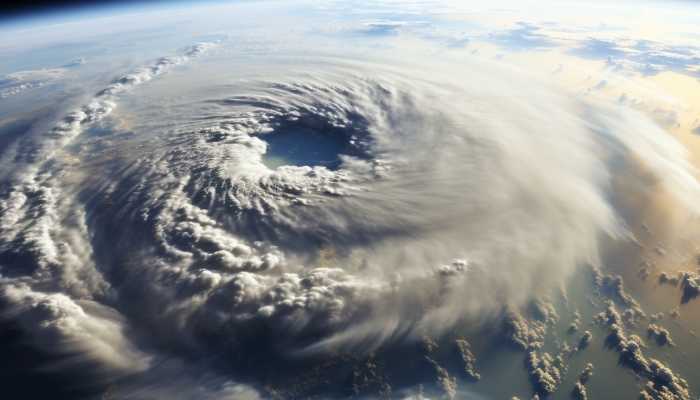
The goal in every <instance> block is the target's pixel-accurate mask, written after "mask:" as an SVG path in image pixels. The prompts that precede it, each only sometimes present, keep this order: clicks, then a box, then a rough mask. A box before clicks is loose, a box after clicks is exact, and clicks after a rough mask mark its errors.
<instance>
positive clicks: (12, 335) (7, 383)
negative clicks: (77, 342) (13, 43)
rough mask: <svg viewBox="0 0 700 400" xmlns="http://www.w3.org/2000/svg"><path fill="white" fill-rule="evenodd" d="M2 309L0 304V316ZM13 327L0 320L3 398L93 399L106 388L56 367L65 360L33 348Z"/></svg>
mask: <svg viewBox="0 0 700 400" xmlns="http://www.w3.org/2000/svg"><path fill="white" fill-rule="evenodd" d="M4 308H5V306H4V305H2V304H0V313H3V312H4V311H5V310H4ZM23 332H24V331H23V330H22V329H20V328H19V327H18V326H16V324H14V323H12V322H10V321H6V320H0V354H2V357H0V382H2V397H3V398H7V399H56V400H64V399H65V400H78V399H88V398H93V399H94V398H97V397H98V396H99V395H100V394H102V393H104V392H105V390H106V389H107V387H106V386H105V385H102V384H98V383H97V381H98V380H97V379H93V378H90V379H85V378H86V377H87V376H89V374H82V373H79V372H78V371H77V370H75V369H67V368H62V367H59V365H60V364H61V363H62V362H65V361H66V358H65V357H64V356H61V355H50V354H48V353H46V352H42V351H40V350H38V349H37V348H36V346H34V345H33V344H32V342H31V340H30V339H29V338H28V337H27V336H26V335H25V334H24V333H23Z"/></svg>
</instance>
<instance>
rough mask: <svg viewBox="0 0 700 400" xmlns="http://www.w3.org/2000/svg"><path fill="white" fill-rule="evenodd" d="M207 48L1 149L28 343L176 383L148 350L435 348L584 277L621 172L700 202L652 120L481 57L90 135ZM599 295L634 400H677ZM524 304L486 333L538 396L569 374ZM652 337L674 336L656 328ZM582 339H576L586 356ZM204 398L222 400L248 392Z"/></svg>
mask: <svg viewBox="0 0 700 400" xmlns="http://www.w3.org/2000/svg"><path fill="white" fill-rule="evenodd" d="M379 28H382V29H389V30H394V29H397V26H394V25H388V26H387V27H384V26H379V25H373V26H372V29H379ZM215 47H216V45H215V44H211V43H202V44H198V45H196V46H194V47H192V48H189V49H187V50H185V51H183V52H182V53H181V54H180V55H178V56H172V57H164V58H160V59H157V60H156V61H154V62H153V63H151V64H148V65H146V66H144V67H142V68H139V69H136V70H135V71H134V72H132V73H128V74H125V75H123V76H121V77H119V78H118V79H116V80H114V81H113V82H112V83H110V84H108V85H107V86H106V87H104V88H103V89H102V90H100V91H98V92H97V93H96V94H95V95H94V96H92V97H91V98H90V99H89V100H88V101H87V102H86V103H85V105H83V106H80V107H78V108H77V109H76V110H74V111H72V112H69V113H66V114H65V116H63V117H62V118H61V119H60V120H58V121H57V122H56V123H55V125H54V126H52V127H51V128H49V129H47V130H46V131H45V132H41V133H38V134H36V135H31V136H29V137H26V138H22V140H20V141H18V143H16V144H15V146H14V147H13V148H12V151H11V152H9V153H7V154H4V157H5V159H4V160H3V163H2V165H3V166H4V167H3V168H4V169H3V171H2V173H3V175H2V176H1V177H0V179H1V181H2V183H3V186H2V188H3V191H2V193H0V274H1V275H0V298H1V300H2V303H3V307H4V310H6V312H5V315H4V316H5V317H6V318H7V319H8V320H10V321H12V322H13V323H16V324H17V325H18V326H19V327H20V328H21V329H22V330H23V331H26V333H27V334H28V335H29V336H31V337H32V338H33V339H34V341H35V342H36V343H37V345H38V346H39V347H41V348H42V349H45V350H47V351H51V350H53V349H56V348H60V349H61V351H65V352H68V353H70V354H76V355H79V357H77V358H78V359H80V360H81V362H89V363H92V364H94V365H97V366H99V367H100V368H103V369H105V370H108V371H110V373H118V374H125V375H128V374H133V373H138V372H144V371H145V372H146V373H147V374H146V375H148V373H152V374H153V375H157V374H160V373H169V371H168V370H167V369H166V371H165V372H163V368H162V367H160V365H161V364H159V361H158V360H159V358H161V357H164V356H165V357H182V358H188V357H189V358H192V359H196V360H203V359H212V358H213V359H215V360H214V361H213V362H212V363H213V364H217V365H218V363H219V362H221V364H224V365H226V367H222V368H221V369H220V370H221V371H223V372H226V371H227V369H228V371H230V370H232V371H233V372H234V373H235V374H234V376H238V375H241V374H243V375H245V374H248V375H249V376H247V378H250V377H251V376H252V380H253V381H254V378H255V371H250V370H249V369H248V368H247V366H248V365H250V364H252V363H253V362H254V361H256V360H261V359H264V360H285V362H289V363H291V364H293V363H294V362H295V361H290V360H297V361H298V360H299V359H303V358H304V357H323V356H324V355H327V354H331V353H334V352H336V351H339V350H353V351H357V352H361V353H362V352H364V353H369V352H371V351H373V350H376V349H377V348H379V347H381V346H385V345H387V344H391V343H393V342H396V341H399V340H409V341H411V340H413V341H416V340H419V339H420V338H421V337H423V336H424V335H428V336H434V337H436V336H440V335H443V334H445V333H446V332H448V331H449V330H450V329H451V328H452V327H454V326H455V325H456V324H458V323H462V322H464V321H469V320H472V319H473V320H478V319H480V318H482V317H483V316H484V315H496V314H499V313H501V312H502V310H503V309H504V307H506V308H508V307H519V306H521V305H523V304H525V303H526V302H527V301H529V300H530V297H531V294H532V293H538V292H540V291H544V290H546V289H548V288H551V287H555V286H556V285H558V284H560V283H561V282H562V281H563V279H564V278H566V277H568V276H569V275H570V274H571V273H572V272H573V271H574V269H575V268H576V267H577V266H581V265H584V264H591V265H599V264H600V240H601V238H624V237H626V236H628V235H629V232H627V230H626V227H625V226H624V225H623V224H622V223H621V220H620V216H619V210H618V209H616V205H615V204H613V202H612V201H611V200H610V198H611V197H612V192H613V190H614V188H613V187H612V185H611V180H612V177H614V176H615V175H616V174H619V173H621V171H620V169H621V168H623V167H621V166H620V164H621V163H620V161H621V160H624V161H634V162H638V163H639V164H641V165H643V166H644V167H645V168H647V169H648V170H649V171H650V173H651V174H653V175H654V177H655V178H656V179H657V180H658V181H659V182H661V183H662V184H663V187H664V188H665V189H666V190H667V191H668V192H670V193H672V194H674V195H677V198H678V199H679V200H680V201H682V202H684V203H685V204H686V205H689V206H692V207H697V204H698V202H697V195H698V193H700V192H699V190H700V186H699V185H698V182H696V181H695V179H694V178H693V175H692V170H691V167H690V166H689V164H688V162H687V161H686V155H685V152H684V148H683V147H682V146H681V145H680V144H679V143H677V142H676V141H675V140H673V139H672V138H670V137H669V136H667V135H666V134H665V133H664V132H663V131H662V130H661V129H660V128H659V127H657V126H656V125H655V124H654V123H652V122H651V121H649V120H648V119H647V118H646V117H644V116H643V115H641V114H639V113H637V112H635V111H632V110H631V109H628V108H626V107H624V106H622V105H608V104H598V103H596V102H595V101H594V100H582V99H580V98H575V97H571V96H569V95H568V94H567V93H560V91H559V90H557V89H555V88H552V87H550V86H549V85H547V84H544V83H542V82H538V81H537V80H536V79H532V78H531V77H527V76H522V75H521V74H520V73H517V72H514V71H511V70H507V69H504V68H501V67H497V66H496V65H491V64H490V63H489V62H468V63H466V64H465V65H464V66H463V69H462V70H461V71H460V73H463V74H465V75H468V76H469V79H465V80H463V81H461V82H459V83H457V82H447V81H439V80H438V81H436V80H435V79H429V77H426V76H424V75H423V74H422V73H421V72H420V68H418V67H405V68H402V69H400V70H397V69H389V68H385V67H382V66H380V65H365V64H362V65H359V64H358V65H356V64H353V63H350V62H341V61H337V62H333V63H330V64H326V65H324V68H323V70H317V69H315V68H314V67H313V65H312V66H310V67H305V70H303V71H301V72H299V71H297V70H294V71H290V72H288V73H285V74H282V75H283V76H284V78H282V79H280V80H272V81H271V80H260V79H253V78H251V79H247V80H244V81H242V82H239V83H236V84H230V85H228V86H226V87H225V88H224V89H220V90H219V91H218V92H217V93H222V91H223V92H225V94H224V95H221V96H211V95H210V97H206V98H196V97H195V98H192V99H189V100H188V101H192V102H193V103H196V104H197V107H201V110H203V111H202V114H201V115H198V116H197V117H196V118H192V119H191V120H187V121H182V120H181V119H179V116H178V115H174V113H173V115H165V116H162V117H163V118H164V120H167V119H168V118H170V119H171V120H172V121H173V122H174V123H173V124H171V125H168V126H167V127H166V128H164V129H161V130H158V129H155V131H150V132H148V134H147V135H146V134H145V133H143V132H139V130H138V129H134V131H133V132H129V133H128V134H118V128H115V129H114V132H113V133H112V134H102V133H99V132H98V133H95V131H94V130H96V129H97V128H102V129H105V127H109V128H114V127H115V126H117V127H118V123H117V122H118V121H119V119H118V118H117V117H118V114H119V112H118V109H117V108H116V107H117V105H119V104H120V103H121V102H128V101H129V96H131V95H132V91H136V90H139V91H141V92H140V93H141V94H143V92H144V91H146V92H147V91H148V90H149V83H150V82H151V81H154V80H157V79H156V78H161V75H162V78H163V79H177V78H181V77H182V76H181V75H184V74H187V73H196V72H192V71H196V68H197V65H196V61H194V63H193V64H195V65H190V67H191V69H190V70H183V71H179V75H178V76H175V77H169V76H167V74H166V72H167V71H170V70H173V69H176V68H177V67H178V66H184V65H185V64H187V63H188V62H190V61H193V60H195V59H196V58H198V57H200V56H204V57H206V55H205V53H206V51H207V50H209V49H212V48H215ZM295 68H298V67H295ZM436 68H437V67H436ZM292 69H293V68H292ZM444 72H447V71H444ZM437 75H438V76H440V74H437ZM444 76H448V74H444ZM512 82H518V84H517V85H513V84H512ZM171 113H172V111H171ZM504 116H507V118H503V117H504ZM180 122H182V123H180ZM136 126H138V124H136ZM154 126H157V124H156V125H154ZM285 138H291V139H292V140H302V141H304V143H307V146H309V148H310V150H308V152H310V155H309V154H306V155H305V158H304V159H303V160H297V161H296V162H295V161H294V160H292V158H293V157H296V156H297V155H290V154H275V151H277V150H276V149H275V143H277V142H276V141H278V140H286V139H285ZM315 146H318V148H315ZM300 151H301V152H304V151H303V150H300ZM319 154H321V155H319ZM9 160H11V162H10V161H9ZM79 165H80V167H79ZM86 166H89V170H88V169H87V168H88V167H86ZM596 279H597V280H596V284H597V285H598V288H599V289H600V291H601V292H604V293H605V294H607V295H609V296H610V297H611V298H614V299H615V301H617V302H619V303H621V304H623V305H625V306H626V307H629V308H630V309H631V310H632V311H630V313H631V314H630V315H628V316H627V317H624V316H620V315H619V314H617V312H616V311H615V309H614V307H613V305H612V304H611V305H610V308H609V310H608V311H609V312H608V314H606V315H603V316H601V317H600V318H601V320H605V324H609V325H610V326H611V327H612V328H611V330H612V333H611V335H613V336H612V337H611V340H614V341H615V342H616V346H618V347H619V348H620V352H621V354H622V355H624V357H626V358H625V359H627V360H630V362H632V363H634V364H633V365H635V366H636V367H638V368H642V369H643V371H644V376H646V377H648V379H649V381H650V382H651V383H652V384H654V385H656V386H654V388H650V389H649V390H648V392H649V393H652V391H653V390H657V391H660V390H669V391H672V392H673V393H677V394H678V393H679V394H678V396H679V398H685V397H683V396H684V395H685V394H684V393H683V390H685V386H684V385H683V383H682V382H680V381H677V380H675V378H674V377H673V376H670V377H669V376H667V375H669V374H670V371H667V370H666V367H665V366H664V365H663V364H661V363H660V362H658V361H655V360H653V359H652V360H648V361H647V360H646V359H645V358H643V356H642V355H641V353H639V351H638V350H639V344H638V342H637V341H635V340H633V339H632V338H627V337H625V336H624V332H623V331H622V328H621V324H623V322H622V321H623V319H625V318H627V319H628V320H632V319H635V318H636V317H637V316H639V315H638V314H635V310H637V309H638V304H637V303H636V302H635V300H634V299H632V298H631V297H630V296H629V295H627V294H626V293H625V291H624V287H623V285H622V281H621V278H619V277H615V276H606V275H599V276H597V278H596ZM684 279H685V278H684ZM694 282H695V281H692V280H691V279H690V278H687V279H685V280H684V281H683V285H684V286H683V287H684V288H685V289H684V290H685V291H690V290H691V289H692V288H695V287H696V286H697V285H696V284H695V283H694ZM693 285H695V286H693ZM688 288H691V289H688ZM692 297H694V296H692ZM534 307H535V308H534V313H535V314H536V315H537V318H535V320H534V321H525V320H524V319H522V318H520V316H519V315H518V314H516V313H514V312H513V313H507V318H506V320H505V323H504V324H505V325H504V328H503V329H504V330H505V331H506V336H507V337H508V338H509V340H510V341H512V342H513V344H514V345H516V346H517V347H520V348H522V349H523V350H527V352H528V353H527V354H528V360H527V363H528V364H527V365H528V369H529V370H530V375H531V378H532V379H533V381H536V382H537V385H538V386H537V391H538V392H539V393H541V394H543V395H544V394H548V393H552V392H553V391H555V390H556V388H557V387H558V385H559V384H560V382H561V374H562V373H563V371H564V370H565V367H564V366H563V365H562V363H563V362H562V361H561V357H562V356H561V355H558V356H551V355H550V354H548V353H546V352H540V350H539V346H540V344H541V342H542V340H543V339H542V336H543V335H544V333H543V332H544V330H545V328H546V326H547V325H548V324H553V323H556V320H557V319H558V316H557V315H556V313H555V312H554V310H553V309H551V306H548V305H547V304H545V303H535V306H534ZM640 312H641V311H640ZM642 315H643V314H642ZM574 325H575V326H574V329H572V331H575V330H577V329H578V323H576V324H574ZM616 329H617V330H616ZM649 332H650V333H649V334H650V335H653V336H654V337H655V338H656V340H657V341H659V343H660V344H661V343H662V342H663V344H671V343H672V341H671V340H670V336H669V334H668V332H667V331H665V330H664V329H663V328H661V327H660V326H658V325H649ZM615 333H617V335H618V336H619V337H617V336H614V334H615ZM591 337H592V334H591V333H590V332H589V331H585V332H584V333H583V337H582V339H581V343H580V347H581V348H584V347H586V345H588V343H589V342H590V341H591ZM456 343H457V344H456V346H457V348H458V349H459V354H460V355H461V359H462V362H463V365H464V371H465V373H466V374H467V375H468V376H469V378H470V379H473V380H479V379H480V374H479V373H478V372H477V366H476V358H475V356H474V354H472V352H471V347H470V345H469V343H468V342H467V341H466V340H461V339H460V341H457V342H456ZM640 358H641V359H640ZM220 359H223V360H220ZM429 360H430V361H431V365H432V366H433V367H434V370H435V373H436V375H437V376H438V379H439V380H440V382H442V383H441V384H442V385H443V386H444V388H445V391H446V392H448V393H450V392H454V390H455V389H454V384H453V380H452V378H450V375H449V373H448V372H447V371H446V370H445V369H444V368H443V367H442V366H440V365H439V364H438V363H437V362H436V361H434V360H433V359H432V358H431V359H429ZM174 369H177V370H178V371H182V370H184V369H186V368H184V367H182V368H181V367H176V368H174ZM591 369H592V367H591ZM671 375H672V374H671ZM587 376H590V372H589V373H587ZM144 379H146V380H147V378H144ZM212 379H214V380H216V378H212ZM234 380H235V379H234ZM586 380H587V378H586V379H583V378H582V379H581V381H580V382H578V383H577V386H576V389H575V390H576V391H575V393H576V396H577V397H578V398H586V396H587V395H586V388H585V386H584V384H585V381H586ZM659 382H661V383H659ZM215 386H216V387H217V389H216V393H217V396H218V397H226V396H230V397H231V398H241V397H246V396H247V397H249V398H255V397H256V396H257V395H256V393H255V392H254V391H253V389H250V388H248V387H247V386H242V385H238V384H235V383H231V382H222V383H221V384H219V385H215ZM660 388H661V389H660ZM153 390H158V391H160V392H159V393H161V394H162V395H167V393H169V392H168V391H172V390H173V388H172V387H169V388H154V389H153ZM191 390H194V389H191ZM686 391H687V390H686ZM132 395H133V396H134V397H136V398H140V397H144V398H145V397H148V396H149V395H151V393H150V392H148V391H147V392H142V393H140V392H138V391H135V392H134V393H132ZM452 395H454V393H453V394H452ZM183 396H184V394H183ZM189 396H190V397H191V398H204V397H206V396H207V394H206V393H199V392H197V391H196V390H194V392H192V394H191V395H189Z"/></svg>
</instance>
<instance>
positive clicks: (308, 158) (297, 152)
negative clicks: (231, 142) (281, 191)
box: [259, 127, 347, 170]
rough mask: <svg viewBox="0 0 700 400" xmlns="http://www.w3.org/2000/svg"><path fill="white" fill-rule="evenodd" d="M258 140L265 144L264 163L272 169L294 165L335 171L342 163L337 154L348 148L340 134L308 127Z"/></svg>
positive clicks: (270, 134)
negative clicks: (321, 167) (320, 167)
mask: <svg viewBox="0 0 700 400" xmlns="http://www.w3.org/2000/svg"><path fill="white" fill-rule="evenodd" d="M259 138H260V139H261V140H264V141H265V142H266V143H267V153H266V154H265V156H264V157H263V162H264V163H265V165H267V166H268V167H269V168H272V169H275V168H277V167H280V166H284V165H293V166H309V167H315V166H323V167H326V168H328V169H330V170H335V169H338V167H339V166H340V163H341V160H340V154H342V153H343V152H344V150H345V149H346V147H347V142H346V140H345V137H343V136H342V135H338V134H335V133H333V132H319V131H315V130H312V129H309V128H296V127H295V128H290V129H287V130H283V131H275V132H273V133H269V134H264V135H260V136H259Z"/></svg>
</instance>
